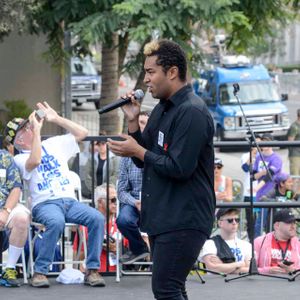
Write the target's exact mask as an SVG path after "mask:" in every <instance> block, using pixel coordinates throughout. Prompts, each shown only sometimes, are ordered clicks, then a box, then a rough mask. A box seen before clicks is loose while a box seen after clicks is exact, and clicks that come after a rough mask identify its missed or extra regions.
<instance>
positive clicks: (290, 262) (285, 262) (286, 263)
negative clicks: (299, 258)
mask: <svg viewBox="0 0 300 300" xmlns="http://www.w3.org/2000/svg"><path fill="white" fill-rule="evenodd" d="M282 263H283V264H284V265H286V266H291V265H293V264H294V263H293V262H292V261H288V260H283V261H282Z"/></svg>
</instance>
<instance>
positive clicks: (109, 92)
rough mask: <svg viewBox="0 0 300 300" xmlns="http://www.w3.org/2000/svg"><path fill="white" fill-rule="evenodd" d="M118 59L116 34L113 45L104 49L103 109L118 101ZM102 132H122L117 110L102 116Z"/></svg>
mask: <svg viewBox="0 0 300 300" xmlns="http://www.w3.org/2000/svg"><path fill="white" fill-rule="evenodd" d="M118 57H119V51H118V34H117V33H115V34H113V36H112V43H111V44H110V45H103V47H102V85H101V100H100V105H101V107H103V106H104V105H107V104H109V103H111V102H113V101H115V100H116V99H118V82H119V72H118V71H119V70H118V67H119V61H118ZM100 130H105V131H106V133H107V134H117V133H119V132H120V131H121V122H120V117H119V114H118V110H117V109H115V110H112V111H110V112H108V113H104V114H102V115H101V116H100Z"/></svg>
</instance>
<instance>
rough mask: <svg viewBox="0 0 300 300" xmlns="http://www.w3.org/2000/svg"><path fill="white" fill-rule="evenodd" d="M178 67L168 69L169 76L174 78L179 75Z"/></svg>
mask: <svg viewBox="0 0 300 300" xmlns="http://www.w3.org/2000/svg"><path fill="white" fill-rule="evenodd" d="M178 72H179V70H178V67H176V66H173V67H171V68H170V69H169V70H168V78H169V79H171V80H174V79H176V78H177V77H178Z"/></svg>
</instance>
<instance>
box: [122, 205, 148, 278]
mask: <svg viewBox="0 0 300 300" xmlns="http://www.w3.org/2000/svg"><path fill="white" fill-rule="evenodd" d="M119 210H120V203H119V201H117V216H118V214H119ZM116 243H117V251H116V259H117V262H118V263H117V270H116V282H120V280H121V276H122V275H150V276H151V275H152V272H151V271H136V270H124V269H123V264H122V263H121V262H120V257H121V255H122V250H121V249H122V248H123V247H122V243H123V239H122V235H121V233H120V232H119V231H118V232H117V241H116ZM130 265H133V266H152V262H151V261H150V262H134V263H132V264H130ZM126 266H128V265H126Z"/></svg>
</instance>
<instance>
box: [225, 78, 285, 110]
mask: <svg viewBox="0 0 300 300" xmlns="http://www.w3.org/2000/svg"><path fill="white" fill-rule="evenodd" d="M239 85H240V91H239V92H238V97H239V99H240V101H241V103H244V104H252V103H264V102H274V101H280V100H281V99H280V97H279V94H278V92H277V89H276V85H275V83H273V82H270V81H254V82H247V83H239ZM220 103H221V104H223V105H224V104H226V105H228V104H229V105H230V104H233V105H235V104H237V99H236V98H235V96H234V95H233V86H232V84H223V85H221V86H220Z"/></svg>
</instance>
